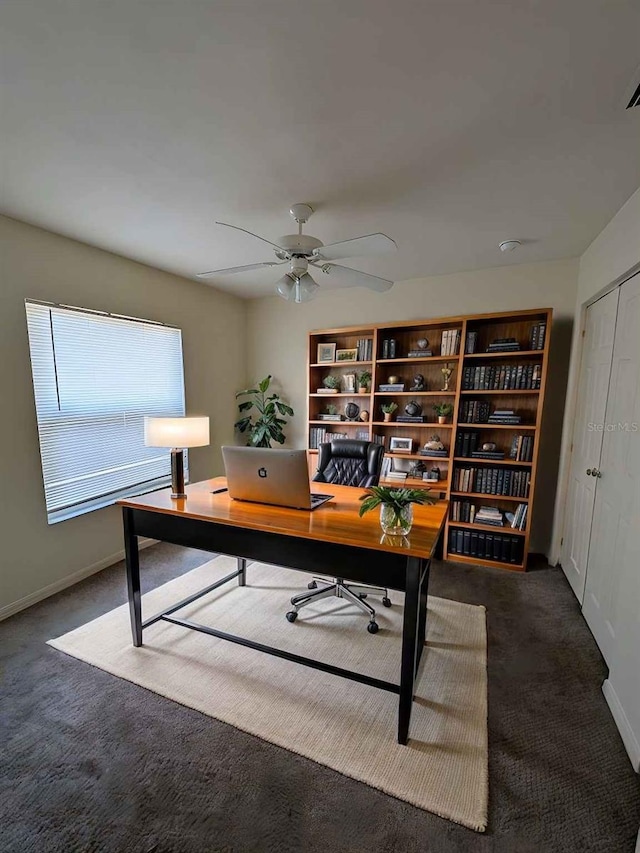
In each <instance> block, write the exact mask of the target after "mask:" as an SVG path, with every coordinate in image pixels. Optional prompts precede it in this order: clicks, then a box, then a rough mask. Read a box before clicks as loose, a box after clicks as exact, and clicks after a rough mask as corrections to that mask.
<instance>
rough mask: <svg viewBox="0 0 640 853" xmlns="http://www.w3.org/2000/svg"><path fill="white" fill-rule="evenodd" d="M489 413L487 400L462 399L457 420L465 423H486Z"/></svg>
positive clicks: (489, 405)
mask: <svg viewBox="0 0 640 853" xmlns="http://www.w3.org/2000/svg"><path fill="white" fill-rule="evenodd" d="M490 414H491V403H490V402H489V401H488V400H462V402H461V404H460V414H459V415H458V420H459V421H461V422H462V423H465V424H486V422H487V421H488V420H489V415H490Z"/></svg>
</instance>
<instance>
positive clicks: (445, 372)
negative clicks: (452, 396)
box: [440, 364, 453, 391]
mask: <svg viewBox="0 0 640 853" xmlns="http://www.w3.org/2000/svg"><path fill="white" fill-rule="evenodd" d="M440 373H442V378H443V379H444V387H443V388H442V390H443V391H448V390H449V380H450V379H451V374H452V373H453V368H451V367H449V365H448V364H445V366H444V367H441V368H440Z"/></svg>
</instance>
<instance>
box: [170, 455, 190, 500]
mask: <svg viewBox="0 0 640 853" xmlns="http://www.w3.org/2000/svg"><path fill="white" fill-rule="evenodd" d="M186 496H187V495H186V493H185V490H184V451H183V450H178V448H174V449H173V450H172V451H171V497H172V498H173V499H174V500H177V499H178V498H186Z"/></svg>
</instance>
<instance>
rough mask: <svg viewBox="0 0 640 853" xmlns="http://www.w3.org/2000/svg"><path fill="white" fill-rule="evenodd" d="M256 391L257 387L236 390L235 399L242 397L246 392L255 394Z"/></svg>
mask: <svg viewBox="0 0 640 853" xmlns="http://www.w3.org/2000/svg"><path fill="white" fill-rule="evenodd" d="M257 393H258V389H257V388H245V390H244V391H238V393H237V394H236V400H237V399H238V397H244V396H245V395H246V394H257Z"/></svg>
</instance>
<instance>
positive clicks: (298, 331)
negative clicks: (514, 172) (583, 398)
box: [247, 260, 578, 553]
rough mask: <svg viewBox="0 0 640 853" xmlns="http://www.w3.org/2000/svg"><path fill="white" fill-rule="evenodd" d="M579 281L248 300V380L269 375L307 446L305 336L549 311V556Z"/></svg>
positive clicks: (498, 273) (504, 270) (564, 264)
mask: <svg viewBox="0 0 640 853" xmlns="http://www.w3.org/2000/svg"><path fill="white" fill-rule="evenodd" d="M577 276H578V262H577V260H563V261H555V262H552V263H541V264H521V265H518V266H510V267H500V268H497V269H489V270H480V271H475V272H465V273H457V274H454V275H443V276H433V277H430V278H422V279H412V280H410V281H404V282H398V283H397V284H396V285H395V286H394V287H393V289H392V290H390V291H388V292H387V293H383V294H377V293H373V292H370V291H366V290H361V289H354V290H342V291H327V292H325V293H323V294H322V295H320V296H319V297H318V298H317V299H316V300H314V301H313V302H308V303H304V304H302V305H295V304H290V303H288V302H285V301H284V300H282V299H280V298H278V297H277V296H274V297H266V298H264V299H256V300H252V301H251V302H250V303H249V306H248V312H247V321H248V325H247V350H248V372H249V380H254V379H257V378H260V377H262V376H264V375H265V374H267V373H272V374H273V375H274V377H275V379H276V380H277V382H278V383H279V384H280V385H281V387H282V389H283V392H284V395H285V396H286V397H288V399H289V400H290V401H291V403H292V405H293V408H294V411H295V412H296V417H295V418H294V419H293V422H292V424H291V426H290V427H289V430H288V438H289V443H290V444H291V445H293V446H296V447H304V446H305V442H306V428H305V418H306V397H305V394H306V381H307V380H306V360H307V355H306V347H307V332H308V331H309V330H311V329H321V328H327V327H336V326H348V325H356V324H365V323H382V322H387V321H393V320H408V319H419V318H427V317H439V316H440V317H442V316H447V315H456V314H475V313H480V312H483V311H509V310H518V309H524V308H546V307H551V308H553V309H554V329H553V336H552V345H551V356H550V374H549V380H548V394H547V405H546V407H545V415H544V421H543V429H542V440H541V445H540V454H541V457H540V459H541V468H540V480H539V491H538V499H537V501H536V510H535V514H534V517H533V528H532V548H533V549H534V550H537V551H542V552H544V553H547V551H548V547H549V540H550V535H551V527H552V523H553V500H554V496H555V489H556V475H557V470H558V458H559V453H560V435H561V428H562V415H563V410H564V400H565V392H566V381H567V372H568V366H569V350H570V342H571V330H572V322H573V311H574V307H575V300H576V287H577Z"/></svg>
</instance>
